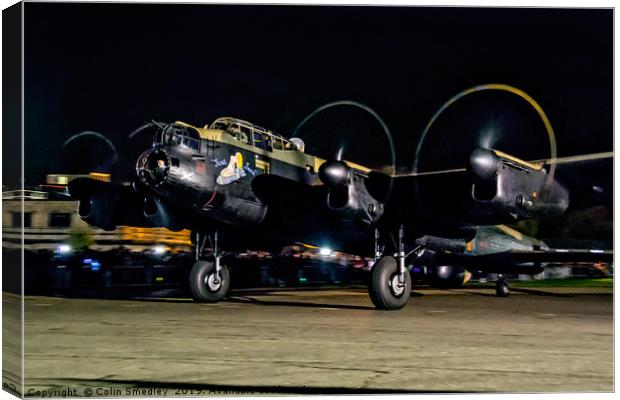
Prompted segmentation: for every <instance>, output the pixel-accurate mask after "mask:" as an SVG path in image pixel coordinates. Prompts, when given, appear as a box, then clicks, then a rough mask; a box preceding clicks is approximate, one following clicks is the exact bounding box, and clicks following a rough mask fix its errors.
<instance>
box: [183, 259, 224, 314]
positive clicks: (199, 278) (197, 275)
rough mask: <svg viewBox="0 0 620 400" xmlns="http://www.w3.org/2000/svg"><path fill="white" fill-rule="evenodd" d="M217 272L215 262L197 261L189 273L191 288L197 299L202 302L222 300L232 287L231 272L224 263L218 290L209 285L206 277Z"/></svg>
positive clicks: (193, 295)
mask: <svg viewBox="0 0 620 400" xmlns="http://www.w3.org/2000/svg"><path fill="white" fill-rule="evenodd" d="M214 273H215V264H214V263H213V262H211V261H203V260H200V261H196V263H195V264H194V266H193V267H192V270H191V271H190V273H189V288H190V290H191V292H192V297H193V298H194V300H195V301H198V302H202V303H215V302H217V301H220V300H221V299H223V298H224V297H226V295H228V290H229V289H230V272H229V271H228V267H226V266H225V265H222V269H221V270H220V276H221V278H222V282H221V284H220V286H219V288H218V289H217V290H212V289H210V288H209V286H208V285H207V282H206V279H207V277H208V276H209V275H213V274H214Z"/></svg>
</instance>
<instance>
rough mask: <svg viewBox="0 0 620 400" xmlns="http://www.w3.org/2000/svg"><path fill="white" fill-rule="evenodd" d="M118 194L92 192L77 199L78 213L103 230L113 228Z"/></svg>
mask: <svg viewBox="0 0 620 400" xmlns="http://www.w3.org/2000/svg"><path fill="white" fill-rule="evenodd" d="M118 197H119V196H118V194H116V193H114V192H94V193H89V194H88V195H87V196H85V197H83V198H81V199H80V200H79V201H78V215H79V216H80V218H82V219H83V220H84V221H85V222H86V223H88V224H89V225H94V226H96V227H98V228H101V229H104V230H108V231H110V230H114V229H115V228H116V223H115V222H114V218H113V217H114V215H115V214H116V208H117V203H118Z"/></svg>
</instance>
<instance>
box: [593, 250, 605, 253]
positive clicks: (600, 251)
mask: <svg viewBox="0 0 620 400" xmlns="http://www.w3.org/2000/svg"><path fill="white" fill-rule="evenodd" d="M590 253H595V254H603V253H605V250H590Z"/></svg>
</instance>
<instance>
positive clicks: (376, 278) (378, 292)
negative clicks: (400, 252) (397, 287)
mask: <svg viewBox="0 0 620 400" xmlns="http://www.w3.org/2000/svg"><path fill="white" fill-rule="evenodd" d="M396 274H398V262H397V261H396V259H395V258H394V257H392V256H385V257H382V258H380V259H379V261H377V262H376V263H375V265H374V266H373V267H372V271H371V274H370V281H369V282H368V294H369V295H370V300H371V301H372V304H374V305H375V307H377V308H378V309H379V310H400V309H401V308H403V307H404V306H405V305H407V302H408V301H409V297H411V275H410V274H409V270H406V272H405V288H404V290H403V292H402V293H401V294H400V295H395V294H394V293H393V292H392V289H391V282H392V279H393V278H394V275H396Z"/></svg>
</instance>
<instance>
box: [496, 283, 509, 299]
mask: <svg viewBox="0 0 620 400" xmlns="http://www.w3.org/2000/svg"><path fill="white" fill-rule="evenodd" d="M495 295H496V296H497V297H508V296H510V286H508V283H506V281H504V280H501V281H497V283H496V284H495Z"/></svg>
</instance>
